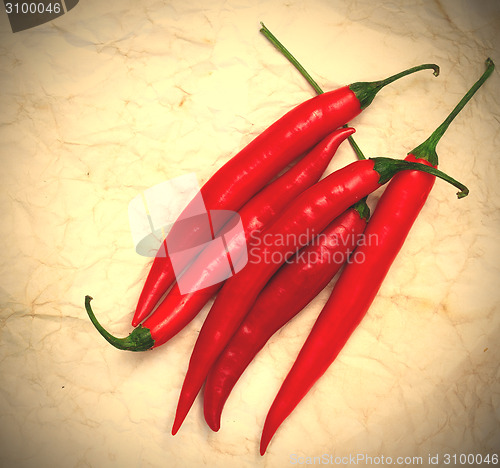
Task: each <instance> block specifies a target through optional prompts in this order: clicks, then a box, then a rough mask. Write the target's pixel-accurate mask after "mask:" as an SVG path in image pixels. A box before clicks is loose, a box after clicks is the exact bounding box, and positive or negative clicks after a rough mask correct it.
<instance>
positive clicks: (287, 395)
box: [260, 155, 435, 454]
mask: <svg viewBox="0 0 500 468" xmlns="http://www.w3.org/2000/svg"><path fill="white" fill-rule="evenodd" d="M406 159H407V160H408V161H413V162H419V163H422V164H426V165H430V164H429V163H428V162H427V161H424V160H421V159H419V160H417V159H416V158H415V157H414V156H413V155H409V156H408V157H407V158H406ZM434 181H435V177H434V176H433V175H431V174H425V173H422V172H417V171H404V172H402V173H400V174H397V175H395V176H394V178H393V179H392V180H391V182H390V183H389V185H388V186H387V188H386V189H385V191H384V193H383V194H382V196H381V197H380V200H379V201H378V203H377V206H376V208H375V210H374V213H373V215H372V217H371V219H370V221H369V223H368V226H367V227H366V230H365V238H366V239H370V240H371V241H372V242H370V243H369V242H366V243H363V244H361V245H359V246H358V247H357V249H356V257H357V258H362V259H363V261H362V262H352V263H349V264H347V265H346V266H345V268H344V270H343V271H342V273H341V275H340V277H339V279H338V281H337V283H336V284H335V286H334V288H333V292H332V294H331V296H330V298H329V299H328V301H327V303H326V305H325V307H324V308H323V310H322V311H321V313H320V315H319V316H318V319H317V321H316V323H315V324H314V326H313V328H312V330H311V332H310V334H309V336H308V338H307V340H306V341H305V343H304V345H303V347H302V349H301V351H300V353H299V355H298V356H297V359H296V361H295V363H294V365H293V367H292V368H291V370H290V372H289V373H288V375H287V377H286V379H285V380H284V382H283V384H282V386H281V388H280V390H279V392H278V394H277V396H276V398H275V400H274V402H273V404H272V406H271V408H270V410H269V413H268V415H267V418H266V421H265V424H264V429H263V432H262V438H261V448H260V452H261V454H264V452H265V451H266V448H267V446H268V444H269V442H270V440H271V438H272V436H273V434H274V433H275V431H276V430H277V429H278V427H279V426H280V425H281V423H282V422H283V421H284V420H285V419H286V417H287V416H288V415H289V414H290V413H291V412H292V411H293V409H294V408H295V407H296V406H297V405H298V403H299V402H300V401H301V400H302V398H303V397H304V396H305V395H306V394H307V392H308V391H309V390H310V388H311V387H312V386H313V385H314V383H315V382H316V381H317V380H318V379H319V378H320V377H321V376H322V375H323V374H324V373H325V371H326V370H327V369H328V367H329V366H330V365H331V364H332V362H333V361H334V360H335V358H336V357H337V355H338V353H339V352H340V351H341V349H342V348H343V347H344V345H345V343H346V342H347V340H348V338H349V337H350V336H351V334H352V332H353V331H354V330H355V328H356V327H357V326H358V324H359V323H360V322H361V320H362V318H363V317H364V316H365V314H366V312H367V311H368V308H369V307H370V305H371V304H372V302H373V300H374V298H375V296H376V294H377V292H378V290H379V289H380V286H381V285H382V282H383V280H384V278H385V277H386V275H387V272H388V271H389V268H390V266H391V265H392V263H393V261H394V259H395V258H396V256H397V254H398V253H399V251H400V249H401V247H402V246H403V243H404V241H405V239H406V237H407V235H408V233H409V231H410V229H411V227H412V225H413V223H414V221H415V219H416V218H417V216H418V214H419V213H420V211H421V209H422V207H423V205H424V203H425V201H426V199H427V197H428V195H429V193H430V191H431V189H432V187H433V185H434ZM374 240H376V242H375V243H373V242H374Z"/></svg>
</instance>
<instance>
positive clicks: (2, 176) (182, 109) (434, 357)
mask: <svg viewBox="0 0 500 468" xmlns="http://www.w3.org/2000/svg"><path fill="white" fill-rule="evenodd" d="M259 21H264V22H265V23H266V25H267V26H268V27H269V28H270V29H271V30H272V31H273V32H274V33H275V34H276V35H277V36H278V37H279V38H280V39H281V40H282V41H283V42H284V43H285V44H286V45H287V46H288V47H289V48H290V49H291V50H292V52H294V54H295V55H296V56H297V57H298V58H299V60H301V62H302V63H303V64H304V66H305V67H306V68H307V69H308V70H309V71H310V72H311V73H312V74H313V76H314V77H315V78H316V79H317V81H318V82H319V84H320V85H321V86H322V87H323V88H324V89H326V90H328V89H333V88H335V87H338V86H340V85H344V84H349V83H351V82H355V81H368V80H375V79H380V78H383V77H385V76H388V75H390V74H393V73H395V72H398V71H400V70H402V69H405V68H407V67H410V66H413V65H417V64H420V63H426V62H435V63H437V64H439V65H440V66H441V75H440V77H438V78H434V77H433V76H432V74H431V72H421V73H419V74H416V75H413V76H411V77H407V78H405V79H403V80H401V81H399V82H397V83H394V84H393V85H392V86H390V87H388V88H386V89H385V90H384V91H383V92H381V93H380V95H379V96H378V97H377V98H376V100H375V101H374V103H373V105H372V106H371V107H370V108H369V109H367V111H366V112H365V113H363V114H362V115H361V116H360V117H358V118H357V119H356V120H355V121H353V122H352V124H353V125H354V126H355V127H356V129H357V133H356V138H357V141H358V143H359V145H360V146H361V147H362V149H363V150H364V151H365V153H366V154H367V155H369V156H392V157H404V156H405V154H406V153H407V152H408V151H409V150H411V149H412V148H414V147H415V146H416V145H417V144H419V143H420V142H421V141H423V140H424V139H425V138H427V136H428V135H429V134H430V132H431V131H432V130H434V128H435V127H436V126H437V125H438V124H440V123H441V121H442V120H443V119H444V117H445V116H446V115H447V114H448V112H449V111H450V110H451V109H452V108H453V106H454V105H455V104H456V103H457V102H458V100H459V99H460V97H461V96H462V95H463V93H464V92H465V91H466V90H467V89H468V88H469V87H470V86H471V84H472V83H473V82H474V81H475V80H476V79H477V78H478V77H479V76H480V74H481V73H482V72H483V69H484V67H483V63H484V60H485V58H486V57H487V56H491V57H492V58H493V59H494V60H496V62H497V64H500V55H499V53H498V48H499V46H500V5H499V4H498V2H496V1H495V0H490V1H486V0H482V1H474V2H472V1H465V0H446V1H437V0H436V1H432V0H420V1H418V2H414V1H405V0H394V1H389V0H387V1H381V2H373V1H370V0H359V1H354V0H352V1H340V0H333V1H327V0H309V1H307V2H305V1H304V2H301V1H295V0H291V1H286V2H285V1H274V0H266V1H249V0H239V1H236V0H228V1H220V0H210V1H201V0H199V1H189V2H187V1H177V0H172V1H158V0H155V1H153V0H148V1H146V0H140V1H131V0H109V1H106V2H104V1H98V0H85V1H83V0H82V1H81V2H80V3H79V4H78V5H77V6H76V7H75V8H74V9H73V10H71V11H70V12H68V13H67V14H65V15H63V16H62V17H60V18H58V19H56V20H55V21H53V22H50V23H46V24H44V25H42V26H39V27H37V28H34V29H31V30H26V31H22V32H19V33H15V34H13V33H12V32H11V30H10V28H9V24H8V21H7V16H6V15H5V14H4V12H2V13H0V85H1V88H0V109H1V112H0V143H1V146H0V158H1V171H0V184H1V192H0V210H1V213H2V223H1V225H0V239H1V244H0V245H1V252H0V259H1V260H0V307H1V312H0V313H1V315H0V373H1V374H0V375H1V379H0V445H1V446H0V465H1V466H2V467H3V466H5V467H11V466H16V467H19V468H21V467H40V468H41V467H54V466H57V467H84V466H85V467H87V466H91V467H99V468H100V467H120V468H124V467H139V466H140V467H164V466H165V467H167V466H168V467H170V468H173V467H194V466H211V467H233V466H244V467H253V466H262V467H285V466H289V465H290V464H298V463H299V462H302V463H304V464H305V463H306V462H308V461H309V462H311V463H312V462H315V463H316V464H319V462H320V461H321V460H322V463H323V464H325V463H326V462H328V461H335V457H347V458H344V459H343V460H344V461H342V460H341V459H340V458H338V459H337V461H340V462H341V463H342V464H343V465H344V466H349V465H348V464H349V463H350V464H351V465H352V464H353V463H351V462H352V459H350V458H349V457H351V456H354V457H357V456H358V455H363V454H364V455H366V456H371V457H382V456H383V457H386V458H387V457H391V458H392V460H393V463H394V464H395V463H396V461H397V457H422V463H421V464H420V466H430V465H429V455H431V456H435V455H439V456H440V458H439V462H440V463H441V464H443V463H444V456H445V454H450V455H457V456H458V455H460V454H483V455H486V454H488V453H490V454H492V453H494V452H495V450H496V451H497V452H499V451H500V384H499V380H500V369H499V357H498V356H499V355H500V347H499V341H500V340H499V338H500V310H499V309H500V307H499V303H500V301H499V299H500V293H499V268H500V267H499V260H500V248H499V243H498V234H499V227H500V218H499V207H500V202H499V200H500V189H499V187H500V184H499V177H500V162H499V161H500V158H499V154H498V149H499V148H500V127H499V122H500V100H499V97H498V96H499V90H500V79H499V75H498V71H495V73H494V74H493V76H492V77H491V78H490V79H489V81H488V82H487V83H486V84H485V86H484V87H483V89H481V90H480V92H479V93H478V94H477V95H476V96H475V97H474V99H473V101H471V103H470V104H469V105H468V106H467V107H466V108H465V109H464V110H463V112H462V113H461V114H460V116H459V117H458V118H457V119H456V121H455V122H454V123H453V124H452V126H451V127H450V128H449V131H448V132H447V134H446V136H445V137H444V138H443V140H442V141H441V143H440V144H439V146H438V153H439V155H440V167H441V168H442V169H443V170H445V171H447V172H448V173H450V174H451V175H453V176H454V177H455V178H457V179H459V180H461V181H463V182H464V183H466V184H467V185H468V186H469V188H470V191H471V194H470V196H469V197H467V198H465V199H463V200H457V199H456V197H455V190H454V189H453V188H452V187H450V186H449V185H447V184H445V183H443V182H437V183H436V185H435V187H434V189H433V192H432V194H431V197H430V199H429V201H428V203H427V204H426V206H425V208H424V210H423V212H422V215H421V217H420V218H419V219H418V221H417V223H416V225H415V226H414V229H413V230H412V232H411V235H410V237H409V238H408V241H407V243H406V244H405V246H404V248H403V250H402V252H401V254H400V256H399V257H398V259H397V260H396V262H395V264H394V265H393V268H392V269H391V271H390V274H389V276H388V277H387V280H386V281H385V283H384V285H383V287H382V289H381V291H380V294H379V296H378V298H377V299H376V300H375V302H374V304H373V306H372V307H371V309H370V311H369V313H368V315H367V317H366V319H365V320H364V321H363V322H362V324H361V326H360V327H359V328H358V330H357V331H356V332H355V334H354V335H353V336H352V338H351V340H350V341H349V342H348V344H347V346H346V347H345V349H344V351H343V352H342V354H341V355H340V356H339V358H338V359H337V361H336V362H335V364H334V365H333V366H331V368H330V369H329V371H328V372H327V374H325V376H324V377H323V378H322V379H321V381H320V382H318V384H317V385H316V386H315V387H314V388H313V389H312V391H311V392H310V394H309V395H308V396H307V397H306V398H305V399H304V400H303V401H302V403H301V404H300V405H299V407H298V408H297V409H296V411H295V412H294V413H293V414H292V415H291V416H290V417H289V418H288V419H287V420H286V421H285V423H284V424H283V426H282V427H281V428H280V430H279V431H278V433H277V434H276V436H275V438H274V440H273V441H272V443H271V445H270V447H269V450H268V453H267V454H266V456H265V457H260V455H259V454H258V443H259V439H260V431H261V429H262V425H263V422H264V419H265V415H266V412H267V410H268V408H269V405H270V404H271V402H272V400H273V398H274V395H275V393H276V391H277V389H278V388H279V385H280V383H281V381H282V379H283V378H284V376H285V375H286V373H287V371H288V369H289V367H290V366H291V364H292V362H293V360H294V357H295V355H296V353H297V352H298V350H299V349H300V346H301V344H302V342H303V341H304V339H305V337H306V335H307V331H308V329H309V328H310V327H311V325H312V323H313V322H314V319H315V316H316V315H317V314H318V312H319V311H320V310H321V307H322V304H323V303H324V301H325V300H326V298H327V297H328V294H329V291H330V290H331V285H330V286H329V287H328V288H327V289H326V290H325V291H323V293H322V294H320V296H318V298H317V300H315V301H314V302H313V303H312V304H311V305H310V306H309V307H308V308H307V309H306V310H305V311H304V312H303V313H302V314H301V315H300V316H298V317H297V318H296V319H295V320H294V321H293V322H292V323H290V324H289V325H288V326H287V327H286V328H284V329H283V330H282V331H280V332H279V333H278V334H277V335H276V336H275V337H274V338H273V339H272V340H271V342H270V343H269V345H268V346H267V347H266V348H265V349H264V350H263V352H262V353H260V354H259V356H258V357H257V359H256V360H255V362H254V363H253V364H252V366H251V367H250V368H249V369H248V371H247V372H246V373H245V375H244V376H243V377H242V379H241V381H240V382H239V383H238V385H237V387H236V388H235V389H234V392H233V394H232V395H231V397H230V399H229V400H228V402H227V405H226V408H225V411H224V414H223V417H222V427H221V430H220V431H219V432H218V433H212V432H211V431H210V430H209V429H208V428H207V426H206V425H205V423H204V420H203V416H202V407H201V400H200V399H198V400H197V401H196V402H195V405H194V407H193V409H192V410H191V412H190V414H189V415H188V417H187V419H186V421H185V423H184V425H183V427H182V428H181V430H180V432H179V433H178V435H176V436H175V437H173V436H171V434H170V429H171V425H172V422H173V416H174V411H175V407H176V404H177V398H178V396H179V391H180V387H181V385H182V381H183V377H184V374H185V370H186V366H187V363H188V360H189V356H190V352H191V349H192V346H193V344H194V342H195V340H196V337H197V333H198V331H199V329H200V327H201V324H202V323H203V318H204V316H205V315H206V313H207V312H208V307H206V308H205V309H204V311H203V312H202V313H201V314H200V316H199V317H197V318H196V319H195V320H194V321H193V322H192V323H191V324H190V325H189V326H188V327H187V328H186V329H185V330H184V331H183V332H182V333H180V334H179V335H178V336H177V337H176V338H175V339H173V340H172V341H171V342H170V343H169V344H167V345H165V346H163V347H162V348H159V349H157V350H155V351H153V352H148V353H139V354H134V353H126V352H121V351H118V350H116V349H114V348H112V347H111V346H110V345H108V344H107V343H106V342H105V341H104V340H103V339H102V338H101V337H100V336H99V335H98V334H97V332H96V331H95V329H94V328H93V326H92V325H91V323H90V322H89V320H88V318H87V316H86V313H85V310H84V307H83V301H84V296H85V295H86V294H90V295H92V296H93V297H94V301H93V306H94V309H95V312H96V314H97V315H98V317H99V318H100V320H101V321H102V323H103V324H105V325H106V326H107V327H108V329H109V330H110V331H111V332H113V333H114V334H116V335H118V336H125V335H126V334H127V333H128V332H129V331H130V319H131V315H132V311H133V309H134V307H135V303H136V301H137V298H138V295H139V293H140V290H141V287H142V284H143V282H144V279H145V276H146V274H147V271H148V267H149V259H147V258H145V257H141V256H139V255H138V254H137V253H136V252H135V249H134V245H133V241H132V236H131V232H130V227H129V224H128V213H127V208H128V204H129V202H130V201H131V200H132V199H133V198H134V197H136V196H137V195H138V194H140V193H143V192H144V190H146V189H147V188H149V187H152V186H154V185H155V184H158V183H161V182H163V181H165V180H167V179H170V178H173V177H177V176H180V175H184V174H187V173H189V172H195V173H196V174H197V177H198V180H199V181H200V183H203V182H204V181H206V180H207V178H209V177H210V175H211V174H212V173H213V172H214V171H215V170H216V169H217V168H218V167H220V166H221V165H222V164H223V163H224V162H225V161H227V160H228V159H229V158H230V157H231V155H233V154H234V153H235V152H236V151H237V150H238V149H240V148H241V147H243V146H244V145H245V144H246V143H248V142H249V141H250V140H251V139H252V138H253V137H254V136H256V135H257V134H258V133H259V132H261V131H262V130H263V129H264V128H265V127H266V126H267V125H269V124H270V123H272V122H273V121H274V120H275V119H276V118H278V117H279V116H281V115H282V114H283V113H284V112H286V111H287V110H289V109H290V108H291V107H293V106H294V105H296V104H298V103H300V102H301V101H303V100H304V99H307V98H309V97H310V96H312V95H313V92H312V90H311V89H310V88H309V87H308V85H307V83H305V81H304V80H303V78H302V77H301V76H300V75H298V73H297V72H296V71H295V70H294V69H293V68H292V67H291V65H289V64H288V63H287V62H286V60H285V59H284V58H283V57H282V56H280V54H278V53H277V52H276V51H275V50H274V48H273V47H272V46H271V45H270V44H269V43H268V42H267V41H266V39H265V38H264V37H263V36H262V35H261V34H259ZM352 160H353V154H352V152H351V151H350V149H349V147H348V146H347V145H343V146H342V147H341V149H340V151H339V154H338V156H336V158H335V160H334V162H333V163H332V164H331V167H330V168H329V171H331V170H334V169H336V168H338V167H341V166H342V165H344V164H346V163H347V162H350V161H352ZM379 194H380V193H378V195H379ZM378 195H377V196H378ZM376 198H377V197H376V196H375V197H373V198H372V199H371V201H370V204H371V205H372V206H374V205H375V202H376ZM323 456H324V457H323ZM330 456H331V457H330ZM306 457H311V458H306ZM313 457H317V458H316V459H314V458H313ZM375 461H376V460H375ZM375 461H373V460H372V461H371V462H370V461H369V460H368V459H365V464H364V465H365V466H370V464H372V465H373V464H375ZM378 461H379V463H380V461H381V458H379V459H378ZM403 462H404V460H403ZM416 462H418V459H416V461H415V462H414V463H413V464H416ZM339 466H342V465H339ZM358 466H363V463H359V464H358ZM400 466H404V464H403V465H400ZM406 466H413V465H412V464H410V463H409V460H407V461H406ZM452 466H453V465H452ZM485 466H492V465H485Z"/></svg>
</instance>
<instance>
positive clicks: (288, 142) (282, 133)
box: [132, 64, 439, 326]
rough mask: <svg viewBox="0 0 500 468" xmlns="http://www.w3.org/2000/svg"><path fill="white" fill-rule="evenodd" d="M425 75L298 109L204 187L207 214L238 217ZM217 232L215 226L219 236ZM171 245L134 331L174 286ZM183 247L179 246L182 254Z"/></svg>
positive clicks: (162, 254)
mask: <svg viewBox="0 0 500 468" xmlns="http://www.w3.org/2000/svg"><path fill="white" fill-rule="evenodd" d="M421 70H434V75H435V76H437V75H438V74H439V67H438V66H437V65H435V64H424V65H419V66H417V67H412V68H410V69H408V70H405V71H403V72H401V73H397V74H396V75H393V76H390V77H388V78H386V79H384V80H380V81H374V82H357V83H352V84H351V85H349V86H344V87H342V88H339V89H336V90H333V91H329V92H326V93H323V94H320V95H318V96H315V97H313V98H311V99H309V100H307V101H305V102H303V103H302V104H299V105H298V106H297V107H295V108H294V109H292V110H291V111H289V112H288V113H287V114H285V115H284V116H283V117H281V118H280V119H279V120H277V121H276V122H275V123H274V124H272V125H271V126H270V127H268V128H267V129H266V130H265V131H264V132H263V133H261V134H260V135H259V136H258V137H257V138H255V139H254V140H253V141H252V142H251V143H250V144H249V145H248V146H246V147H245V148H244V149H243V150H242V151H240V152H239V153H238V154H237V155H236V156H234V157H233V158H232V159H231V160H229V161H228V162H227V163H226V164H225V165H224V166H223V167H222V168H221V169H219V170H218V171H217V172H216V173H215V174H214V175H213V176H212V177H211V178H210V179H209V180H208V181H207V182H206V183H205V185H204V186H203V187H202V188H201V195H202V197H203V200H204V202H205V206H206V208H207V210H209V211H210V210H231V211H238V210H239V209H240V208H241V207H242V206H243V205H244V204H245V203H246V202H247V201H248V200H249V199H250V198H251V197H252V196H253V195H254V194H255V193H257V192H258V191H259V190H260V189H261V188H262V187H264V185H265V184H266V183H267V182H268V181H269V180H270V179H271V178H272V177H273V176H274V175H276V174H277V173H278V172H279V171H280V170H282V169H283V168H285V167H286V166H287V165H288V164H289V163H290V162H291V161H293V160H295V159H296V158H297V157H298V156H299V155H301V154H302V153H303V152H305V151H306V150H308V149H309V148H311V147H312V146H313V145H315V144H316V143H317V142H318V141H320V140H321V139H323V138H324V137H325V136H326V135H328V134H329V133H330V132H331V131H333V130H335V129H336V128H338V127H341V126H343V125H345V124H347V123H348V122H350V121H351V120H352V119H353V118H354V117H356V116H357V115H358V114H359V113H360V112H361V111H362V110H363V109H365V108H366V107H367V106H369V105H370V104H371V102H372V101H373V99H374V97H375V96H376V94H377V93H378V92H379V91H380V90H381V89H382V88H384V87H385V86H387V85H388V84H390V83H392V82H394V81H396V80H398V79H400V78H402V77H403V76H407V75H410V74H412V73H415V72H417V71H421ZM187 209H188V210H189V209H190V208H189V207H188V208H187ZM218 228H219V226H214V230H215V232H217V231H218ZM199 235H200V234H199V233H196V232H192V233H190V235H187V234H186V236H185V237H184V241H185V245H186V246H192V245H198V244H199V243H200V242H198V241H199V240H200V239H199V237H198V236H199ZM167 243H168V236H167V239H166V240H165V242H164V243H163V245H162V247H161V248H160V251H159V255H157V257H155V259H154V261H153V265H152V267H151V271H150V273H149V275H148V277H147V279H146V283H145V285H144V288H143V291H142V292H141V295H140V297H139V301H138V304H137V308H136V311H135V314H134V317H133V319H132V325H133V326H136V325H138V324H139V323H140V322H141V321H142V320H144V319H145V318H146V317H147V316H148V314H149V313H150V312H151V311H152V310H153V308H154V307H155V305H156V304H157V302H158V301H159V300H160V298H161V297H162V296H163V294H164V293H165V292H166V291H167V290H168V288H169V287H170V285H171V284H172V283H173V281H174V276H175V275H174V271H173V268H172V264H171V262H170V259H169V257H168V251H167V250H168V249H167V248H166V246H167ZM182 247H183V246H182V245H178V246H177V248H178V249H180V250H182Z"/></svg>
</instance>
